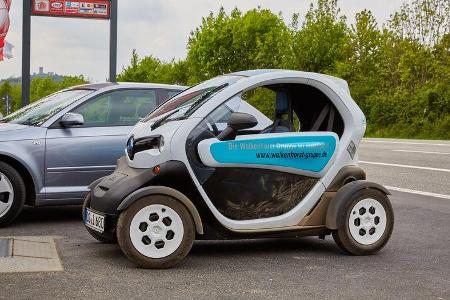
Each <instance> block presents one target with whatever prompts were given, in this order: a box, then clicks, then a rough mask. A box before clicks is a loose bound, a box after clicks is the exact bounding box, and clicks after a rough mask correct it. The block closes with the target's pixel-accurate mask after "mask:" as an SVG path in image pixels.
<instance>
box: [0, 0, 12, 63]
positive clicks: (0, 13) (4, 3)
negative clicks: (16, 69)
mask: <svg viewBox="0 0 450 300" xmlns="http://www.w3.org/2000/svg"><path fill="white" fill-rule="evenodd" d="M11 1H12V0H0V61H2V60H3V59H4V58H12V48H13V47H14V46H13V45H11V44H10V43H8V42H6V41H5V38H6V34H7V33H8V29H9V22H10V21H9V9H10V8H11Z"/></svg>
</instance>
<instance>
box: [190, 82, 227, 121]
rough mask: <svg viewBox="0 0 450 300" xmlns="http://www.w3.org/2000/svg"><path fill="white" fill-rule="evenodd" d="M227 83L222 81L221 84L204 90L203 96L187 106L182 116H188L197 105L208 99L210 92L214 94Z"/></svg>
mask: <svg viewBox="0 0 450 300" xmlns="http://www.w3.org/2000/svg"><path fill="white" fill-rule="evenodd" d="M227 85H228V83H224V84H222V85H219V86H217V87H215V88H213V89H212V90H210V91H208V92H206V93H205V94H204V95H203V96H201V97H200V99H198V100H197V101H195V102H194V103H193V104H192V105H191V106H190V107H189V108H188V110H186V112H185V113H184V114H183V116H188V115H189V113H190V112H192V111H194V110H195V108H196V107H197V106H199V105H200V104H201V103H202V102H203V101H205V100H206V99H208V98H209V97H210V96H211V95H212V94H214V93H215V92H217V91H220V90H222V89H223V88H225V87H226V86H227Z"/></svg>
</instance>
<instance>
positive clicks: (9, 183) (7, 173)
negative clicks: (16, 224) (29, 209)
mask: <svg viewBox="0 0 450 300" xmlns="http://www.w3.org/2000/svg"><path fill="white" fill-rule="evenodd" d="M25 197H26V188H25V183H24V181H23V179H22V177H21V176H20V174H19V173H18V172H17V170H16V169H14V168H13V167H11V166H10V165H8V164H6V163H4V162H0V227H3V226H6V225H8V224H10V223H11V222H12V221H14V220H15V219H16V218H17V217H18V216H19V214H20V212H21V211H22V209H23V206H24V204H25Z"/></svg>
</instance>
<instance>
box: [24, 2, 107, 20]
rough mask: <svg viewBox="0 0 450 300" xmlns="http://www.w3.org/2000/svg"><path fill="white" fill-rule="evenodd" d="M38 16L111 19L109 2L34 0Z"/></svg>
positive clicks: (33, 8)
mask: <svg viewBox="0 0 450 300" xmlns="http://www.w3.org/2000/svg"><path fill="white" fill-rule="evenodd" d="M32 4H33V6H32V14H33V15H36V16H56V17H78V18H97V19H109V16H110V6H111V2H110V1H109V0H71V1H66V0H64V1H63V0H32Z"/></svg>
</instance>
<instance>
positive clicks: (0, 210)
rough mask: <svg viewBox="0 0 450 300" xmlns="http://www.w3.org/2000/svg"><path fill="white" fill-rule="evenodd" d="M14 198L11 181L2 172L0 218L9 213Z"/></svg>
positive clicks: (0, 176)
mask: <svg viewBox="0 0 450 300" xmlns="http://www.w3.org/2000/svg"><path fill="white" fill-rule="evenodd" d="M13 200H14V189H13V186H12V183H11V181H10V180H9V178H8V177H6V176H5V175H4V174H3V173H0V218H1V217H3V216H4V215H6V214H7V213H8V211H9V210H10V209H11V207H12V204H13Z"/></svg>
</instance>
